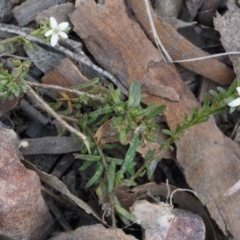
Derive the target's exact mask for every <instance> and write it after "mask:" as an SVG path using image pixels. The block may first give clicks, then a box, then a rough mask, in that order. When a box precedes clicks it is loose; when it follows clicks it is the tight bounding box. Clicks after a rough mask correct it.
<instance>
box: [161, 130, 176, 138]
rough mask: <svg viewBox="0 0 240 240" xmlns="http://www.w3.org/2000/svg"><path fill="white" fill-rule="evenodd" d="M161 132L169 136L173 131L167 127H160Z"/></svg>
mask: <svg viewBox="0 0 240 240" xmlns="http://www.w3.org/2000/svg"><path fill="white" fill-rule="evenodd" d="M162 132H163V133H164V134H166V135H169V136H171V137H172V136H173V133H172V131H171V130H169V129H162Z"/></svg>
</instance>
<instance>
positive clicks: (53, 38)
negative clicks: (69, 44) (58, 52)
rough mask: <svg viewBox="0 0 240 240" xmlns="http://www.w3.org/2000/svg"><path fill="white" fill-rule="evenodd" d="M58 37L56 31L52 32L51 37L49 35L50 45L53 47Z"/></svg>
mask: <svg viewBox="0 0 240 240" xmlns="http://www.w3.org/2000/svg"><path fill="white" fill-rule="evenodd" d="M58 39H59V37H58V34H57V33H53V34H52V37H51V45H52V47H54V46H55V45H56V44H57V42H58Z"/></svg>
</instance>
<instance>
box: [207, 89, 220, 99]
mask: <svg viewBox="0 0 240 240" xmlns="http://www.w3.org/2000/svg"><path fill="white" fill-rule="evenodd" d="M209 92H210V94H212V95H213V96H214V97H215V98H216V100H218V99H219V95H218V93H217V92H216V91H214V90H210V91H209Z"/></svg>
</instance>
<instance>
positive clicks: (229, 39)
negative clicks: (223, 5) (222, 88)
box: [214, 0, 240, 76]
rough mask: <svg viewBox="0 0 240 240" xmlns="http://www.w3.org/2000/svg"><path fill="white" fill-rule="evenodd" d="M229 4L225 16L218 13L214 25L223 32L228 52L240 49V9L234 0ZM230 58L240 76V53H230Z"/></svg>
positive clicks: (223, 43)
mask: <svg viewBox="0 0 240 240" xmlns="http://www.w3.org/2000/svg"><path fill="white" fill-rule="evenodd" d="M227 6H228V11H227V12H226V13H225V14H224V15H223V16H221V15H220V14H218V13H217V16H216V18H214V26H215V29H216V30H218V31H219V32H220V34H221V42H222V45H223V47H224V48H225V50H226V52H232V51H240V43H239V39H240V31H239V26H240V9H239V7H238V6H237V5H236V1H233V0H229V1H228V2H227ZM230 59H231V61H232V62H233V67H234V71H235V72H236V74H237V76H240V61H239V55H230Z"/></svg>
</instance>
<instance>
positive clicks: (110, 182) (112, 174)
mask: <svg viewBox="0 0 240 240" xmlns="http://www.w3.org/2000/svg"><path fill="white" fill-rule="evenodd" d="M115 174H116V164H115V162H114V161H112V162H111V163H110V165H109V168H108V192H109V193H111V192H112V191H113V189H114V183H115Z"/></svg>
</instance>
